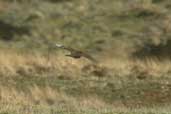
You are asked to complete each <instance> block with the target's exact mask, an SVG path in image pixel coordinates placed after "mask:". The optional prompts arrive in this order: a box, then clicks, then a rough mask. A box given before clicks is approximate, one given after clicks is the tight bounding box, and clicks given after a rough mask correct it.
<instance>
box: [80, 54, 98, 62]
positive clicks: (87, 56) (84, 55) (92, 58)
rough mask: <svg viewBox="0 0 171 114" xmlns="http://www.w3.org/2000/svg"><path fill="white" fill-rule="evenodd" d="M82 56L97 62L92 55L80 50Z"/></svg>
mask: <svg viewBox="0 0 171 114" xmlns="http://www.w3.org/2000/svg"><path fill="white" fill-rule="evenodd" d="M82 56H83V57H85V58H87V59H89V60H91V61H92V62H97V60H96V59H95V58H94V57H92V56H91V55H89V54H87V53H83V52H82Z"/></svg>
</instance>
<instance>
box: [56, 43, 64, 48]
mask: <svg viewBox="0 0 171 114" xmlns="http://www.w3.org/2000/svg"><path fill="white" fill-rule="evenodd" d="M55 46H56V47H58V48H62V47H64V46H63V45H62V44H56V45H55Z"/></svg>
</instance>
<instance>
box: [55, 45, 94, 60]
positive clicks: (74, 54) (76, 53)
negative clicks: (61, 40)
mask: <svg viewBox="0 0 171 114" xmlns="http://www.w3.org/2000/svg"><path fill="white" fill-rule="evenodd" d="M56 47H58V48H61V49H64V50H67V51H69V52H70V54H67V55H66V56H68V57H72V58H74V59H79V58H81V57H84V58H87V59H88V60H90V61H92V62H97V60H96V59H95V58H94V57H92V56H91V55H89V54H87V53H85V52H82V51H80V50H76V49H73V48H71V47H67V46H64V45H62V44H56Z"/></svg>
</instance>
